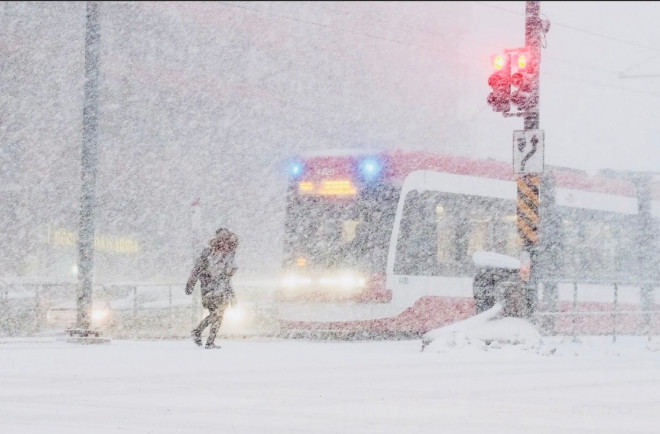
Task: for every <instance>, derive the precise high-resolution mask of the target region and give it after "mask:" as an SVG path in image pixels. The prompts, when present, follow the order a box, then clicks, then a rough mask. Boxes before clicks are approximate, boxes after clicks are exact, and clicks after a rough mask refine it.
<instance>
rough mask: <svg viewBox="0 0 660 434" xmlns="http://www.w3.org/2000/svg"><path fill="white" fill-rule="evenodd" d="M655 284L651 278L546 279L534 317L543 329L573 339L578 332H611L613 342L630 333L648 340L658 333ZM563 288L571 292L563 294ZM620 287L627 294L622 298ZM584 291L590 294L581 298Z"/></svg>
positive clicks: (658, 322)
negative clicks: (603, 280)
mask: <svg viewBox="0 0 660 434" xmlns="http://www.w3.org/2000/svg"><path fill="white" fill-rule="evenodd" d="M560 286H563V288H562V289H563V291H559V288H560ZM658 288H660V282H652V281H616V282H606V283H603V282H602V281H600V282H596V281H581V282H577V281H574V280H559V279H558V280H547V281H545V282H543V283H542V284H541V288H540V291H539V292H540V293H541V294H543V297H542V298H541V299H540V300H539V305H538V308H537V309H536V312H535V314H534V318H535V320H536V321H537V322H538V324H539V325H540V326H541V330H542V332H543V333H545V334H563V335H568V336H572V337H573V339H574V340H577V337H578V335H611V336H612V341H613V342H616V340H617V336H620V335H622V334H628V335H630V334H632V335H646V336H647V338H648V340H649V341H651V340H652V337H653V336H654V335H658V334H660V321H659V319H660V306H659V305H658V304H657V303H656V302H655V301H654V298H655V296H656V294H657V293H658ZM566 289H568V290H572V294H566V292H567V291H566ZM622 290H623V291H624V292H625V296H626V298H627V300H626V301H624V302H622V300H621V295H622ZM559 292H563V294H562V295H563V297H560V294H559ZM584 292H588V293H590V294H589V295H590V296H591V297H589V296H586V297H583V298H582V300H581V299H580V295H581V293H584ZM596 292H597V293H596ZM594 294H595V295H597V297H594ZM567 295H568V296H570V298H569V297H567Z"/></svg>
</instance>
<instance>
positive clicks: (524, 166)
mask: <svg viewBox="0 0 660 434" xmlns="http://www.w3.org/2000/svg"><path fill="white" fill-rule="evenodd" d="M544 142H545V134H544V132H543V130H515V131H514V132H513V173H521V174H527V173H543V160H544V153H545V145H544Z"/></svg>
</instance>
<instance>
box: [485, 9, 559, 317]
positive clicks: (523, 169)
mask: <svg viewBox="0 0 660 434" xmlns="http://www.w3.org/2000/svg"><path fill="white" fill-rule="evenodd" d="M540 9H541V8H540V2H539V1H528V2H525V46H524V47H521V48H513V49H505V50H504V54H502V55H498V56H495V57H494V58H493V66H494V67H495V69H496V71H495V72H494V73H493V74H492V75H491V76H490V77H489V79H488V84H489V85H490V86H491V88H492V89H493V91H492V92H491V93H490V95H489V96H488V100H487V101H488V103H489V104H490V105H491V106H492V107H493V111H496V112H501V113H502V115H503V116H504V117H513V116H519V117H522V118H523V121H524V123H523V130H516V131H514V132H513V172H514V173H515V174H517V175H518V177H517V179H516V184H517V193H518V194H517V197H518V200H517V211H516V214H517V219H516V221H517V226H518V234H519V236H520V240H521V244H522V252H521V264H522V265H521V270H520V271H521V273H520V274H521V277H522V280H523V285H524V287H523V297H524V301H525V303H524V305H525V308H524V309H523V310H524V311H525V312H518V315H521V316H529V315H531V314H532V312H533V311H534V310H535V309H536V300H537V298H538V295H537V286H538V270H537V260H538V253H539V247H538V246H539V227H540V224H541V221H540V218H539V197H540V192H541V175H543V173H544V147H545V134H544V132H543V130H540V129H539V117H540V116H539V83H540V80H539V78H540V70H541V34H542V33H545V32H547V30H548V22H547V21H544V20H542V19H541V17H540ZM512 106H513V107H516V108H517V111H515V112H511V108H512Z"/></svg>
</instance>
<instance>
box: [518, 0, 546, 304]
mask: <svg viewBox="0 0 660 434" xmlns="http://www.w3.org/2000/svg"><path fill="white" fill-rule="evenodd" d="M540 9H541V6H540V2H539V1H527V2H525V48H526V50H527V52H528V53H529V55H530V57H531V58H532V59H534V62H533V63H534V65H535V67H534V70H533V71H532V73H531V77H530V78H531V80H532V82H531V88H532V92H535V93H536V95H537V96H538V93H539V82H540V80H539V72H540V67H541V31H542V22H541V17H540ZM535 100H536V101H539V99H538V97H537V98H535ZM523 119H524V126H523V128H524V130H525V131H528V130H538V129H539V123H540V122H539V104H538V102H537V103H536V104H535V105H534V106H533V107H531V108H529V109H527V110H525V111H524V114H523ZM540 177H541V175H540V174H531V173H530V174H523V175H519V178H518V180H517V181H518V182H517V185H518V187H517V188H518V212H517V214H518V223H519V231H520V232H521V235H523V237H522V239H523V249H522V262H523V266H528V267H529V277H528V279H527V282H525V283H524V295H525V298H526V303H525V304H526V312H525V313H526V314H527V315H528V316H529V315H531V314H532V313H533V312H534V311H535V309H536V304H537V303H536V301H537V300H538V269H537V268H538V267H537V263H538V256H539V242H538V232H539V226H540V224H541V220H540V218H539V216H538V209H539V207H538V205H539V196H540V188H541V182H540ZM525 202H526V203H525ZM521 204H523V205H522V206H524V207H525V210H524V211H523V210H521V209H520V208H521ZM530 208H531V209H532V212H535V214H536V222H532V225H533V224H534V223H536V228H533V230H534V233H533V235H534V236H529V234H527V235H528V236H524V235H525V234H524V233H523V231H522V229H521V216H522V215H524V214H527V215H529V210H530Z"/></svg>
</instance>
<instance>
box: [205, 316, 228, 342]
mask: <svg viewBox="0 0 660 434" xmlns="http://www.w3.org/2000/svg"><path fill="white" fill-rule="evenodd" d="M223 315H224V309H222V308H221V309H218V310H217V311H215V313H214V317H213V322H212V323H211V328H210V329H209V337H208V339H207V340H206V348H220V347H216V345H215V336H216V334H217V333H218V330H219V329H220V326H221V325H222V318H223Z"/></svg>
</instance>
